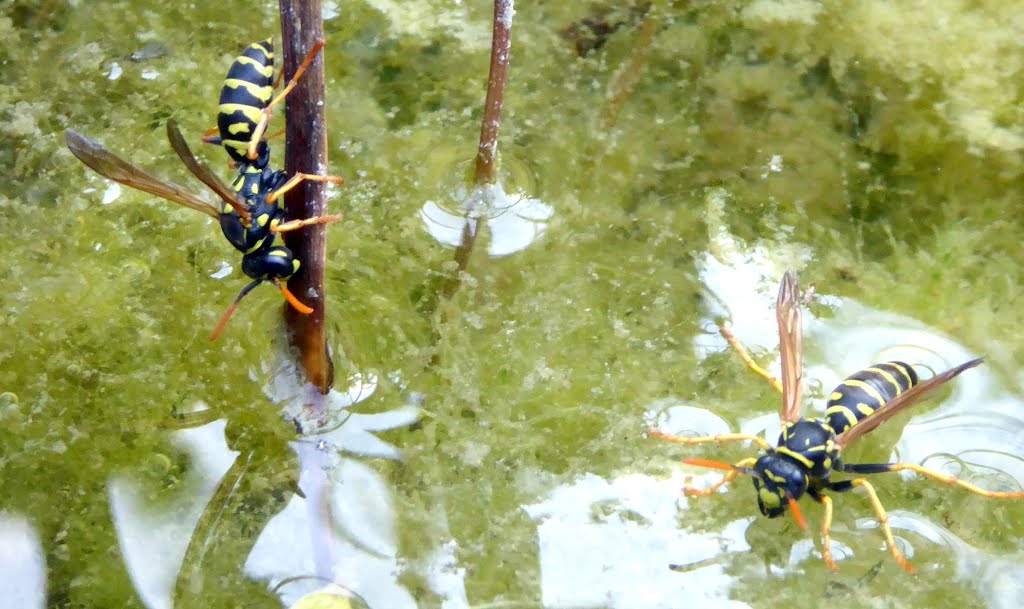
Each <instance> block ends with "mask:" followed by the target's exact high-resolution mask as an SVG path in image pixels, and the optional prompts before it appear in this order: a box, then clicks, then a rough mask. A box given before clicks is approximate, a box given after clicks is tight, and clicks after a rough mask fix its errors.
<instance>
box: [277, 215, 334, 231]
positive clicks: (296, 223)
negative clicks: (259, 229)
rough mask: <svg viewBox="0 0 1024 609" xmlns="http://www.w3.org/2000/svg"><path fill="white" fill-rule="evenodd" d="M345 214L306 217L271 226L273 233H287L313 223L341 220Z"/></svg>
mask: <svg viewBox="0 0 1024 609" xmlns="http://www.w3.org/2000/svg"><path fill="white" fill-rule="evenodd" d="M342 218H343V216H341V215H335V216H319V217H317V218H306V219H305V220H289V221H288V222H285V223H283V224H276V225H273V226H271V227H270V232H272V233H286V232H288V231H292V230H296V229H299V228H302V227H303V226H310V225H312V224H329V223H331V222H340V221H341V220H342Z"/></svg>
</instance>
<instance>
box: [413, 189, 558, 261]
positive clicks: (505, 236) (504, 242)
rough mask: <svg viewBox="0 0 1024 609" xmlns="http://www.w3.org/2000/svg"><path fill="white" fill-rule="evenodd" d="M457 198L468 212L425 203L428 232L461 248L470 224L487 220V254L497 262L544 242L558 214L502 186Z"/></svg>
mask: <svg viewBox="0 0 1024 609" xmlns="http://www.w3.org/2000/svg"><path fill="white" fill-rule="evenodd" d="M455 198H456V199H457V200H459V201H464V203H462V204H461V207H463V208H464V210H462V211H456V210H449V209H446V208H445V207H442V206H441V205H439V204H438V203H435V202H434V201H427V202H426V203H424V205H423V207H422V208H421V209H420V218H421V219H422V220H423V223H424V224H425V225H426V227H427V230H428V231H429V232H430V234H431V235H433V237H434V238H435V239H437V240H438V241H440V242H441V243H444V244H445V245H451V246H458V245H460V244H461V243H462V232H463V228H464V227H465V225H466V222H467V220H468V221H470V222H473V223H476V222H478V221H480V220H481V219H483V220H484V221H485V222H486V223H487V228H488V229H489V231H490V243H489V244H488V246H487V253H488V254H489V255H490V256H492V257H495V258H497V257H500V256H508V255H509V254H513V253H515V252H518V251H520V250H523V249H526V247H527V246H529V245H530V244H531V243H533V242H534V241H536V240H538V239H540V238H541V236H542V235H543V234H544V231H545V230H546V229H547V223H548V220H549V219H550V218H551V216H552V214H553V213H554V210H553V209H552V208H551V206H550V205H547V204H545V203H542V202H541V201H539V200H538V199H531V198H529V197H527V196H526V195H523V194H516V195H510V194H508V193H506V192H505V190H504V189H503V188H502V186H501V184H495V185H493V186H487V187H482V188H479V189H477V190H474V191H473V192H472V193H466V192H461V193H456V195H455Z"/></svg>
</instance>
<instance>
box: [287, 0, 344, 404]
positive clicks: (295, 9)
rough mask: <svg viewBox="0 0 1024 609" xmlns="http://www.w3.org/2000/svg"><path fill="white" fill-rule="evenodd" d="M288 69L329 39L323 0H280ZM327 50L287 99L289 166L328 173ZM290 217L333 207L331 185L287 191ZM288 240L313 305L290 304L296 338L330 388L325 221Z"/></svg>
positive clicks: (299, 286)
mask: <svg viewBox="0 0 1024 609" xmlns="http://www.w3.org/2000/svg"><path fill="white" fill-rule="evenodd" d="M280 12H281V34H282V36H281V38H282V40H281V47H282V53H283V55H284V62H283V64H284V73H285V76H287V77H291V75H292V74H294V73H295V70H296V68H298V65H299V62H301V61H302V59H303V58H304V57H305V56H306V53H307V52H308V51H309V49H311V48H312V47H313V45H314V44H316V42H317V41H319V40H322V39H323V35H324V34H323V32H324V27H323V14H322V5H321V0H280ZM323 57H324V54H323V53H321V54H320V55H319V56H318V57H317V58H316V59H315V60H314V61H313V63H312V65H310V67H309V69H307V70H306V73H305V74H304V75H303V76H302V78H301V79H300V80H299V83H298V85H297V86H296V87H295V89H293V90H292V92H291V93H290V94H289V95H288V97H287V98H286V100H285V103H286V108H285V124H286V132H285V164H284V165H285V171H286V172H287V173H288V175H294V174H295V173H298V172H303V173H311V174H318V175H327V171H326V170H327V132H326V127H325V121H324V108H323V104H321V103H320V102H321V100H323V99H324V95H325V87H324V59H323ZM285 209H286V210H287V215H288V218H312V217H316V216H321V215H324V213H325V211H326V209H327V185H326V184H324V183H322V182H310V181H306V182H303V183H302V184H300V185H299V186H297V187H296V188H294V189H292V190H291V191H290V192H288V193H287V194H286V195H285ZM284 241H285V245H286V246H288V248H289V249H291V250H292V252H293V253H294V254H295V257H296V258H297V259H298V260H300V261H301V262H302V268H301V269H300V271H299V273H297V274H296V275H294V276H293V277H292V278H291V279H289V280H288V288H289V289H290V290H291V291H292V292H293V293H294V294H296V295H297V296H298V297H299V299H300V300H302V301H303V302H304V303H306V304H307V305H309V306H311V307H312V308H313V312H312V313H310V314H309V315H302V314H300V313H298V312H297V311H295V310H294V309H293V308H292V307H289V306H287V305H286V306H285V309H284V311H285V313H284V315H285V321H286V323H287V325H288V330H289V336H290V341H291V344H292V346H293V347H295V348H296V349H298V351H299V361H300V362H301V364H302V368H303V370H304V371H305V373H306V378H307V379H308V380H309V382H310V383H312V384H314V385H315V386H316V387H318V388H319V389H320V392H321V393H324V394H326V393H327V391H328V390H329V389H330V387H331V385H332V384H333V383H334V363H333V362H332V361H331V357H330V354H329V353H328V351H327V335H326V331H325V328H324V318H325V299H324V254H325V252H326V249H327V240H326V231H325V225H323V224H320V225H314V226H307V227H305V228H303V229H301V230H297V231H291V232H288V233H285V235H284Z"/></svg>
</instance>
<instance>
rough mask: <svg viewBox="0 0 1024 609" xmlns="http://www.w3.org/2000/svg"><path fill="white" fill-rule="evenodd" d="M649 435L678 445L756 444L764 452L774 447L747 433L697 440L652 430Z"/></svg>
mask: <svg viewBox="0 0 1024 609" xmlns="http://www.w3.org/2000/svg"><path fill="white" fill-rule="evenodd" d="M647 435H649V436H654V437H655V438H661V439H662V440H668V441H669V442H675V443H676V444H708V443H710V442H755V443H756V444H757V445H758V446H760V447H761V448H763V449H764V450H771V449H772V445H771V444H769V443H768V442H767V441H766V440H765V439H764V438H762V437H761V436H755V435H753V434H745V433H724V434H719V435H717V436H697V437H695V438H684V437H682V436H674V435H672V434H668V433H665V432H663V431H659V430H657V429H652V430H650V431H648V432H647Z"/></svg>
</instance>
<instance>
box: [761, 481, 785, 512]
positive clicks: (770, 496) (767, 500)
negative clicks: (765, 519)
mask: <svg viewBox="0 0 1024 609" xmlns="http://www.w3.org/2000/svg"><path fill="white" fill-rule="evenodd" d="M757 497H758V498H759V499H760V500H761V504H762V505H764V507H766V508H768V509H770V510H775V509H778V508H779V507H781V506H782V497H779V495H778V494H776V493H773V492H771V491H770V490H768V489H767V488H765V487H763V486H762V487H761V488H760V489H759V490H758V491H757Z"/></svg>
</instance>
